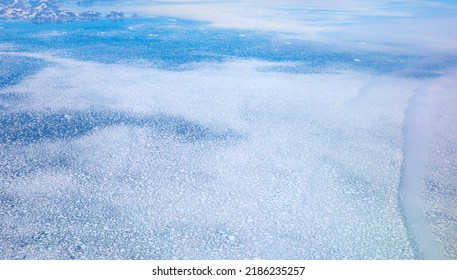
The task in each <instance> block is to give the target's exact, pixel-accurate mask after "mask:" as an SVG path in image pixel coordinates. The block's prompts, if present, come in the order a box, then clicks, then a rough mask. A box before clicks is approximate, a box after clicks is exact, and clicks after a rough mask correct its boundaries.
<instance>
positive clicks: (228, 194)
mask: <svg viewBox="0 0 457 280" xmlns="http://www.w3.org/2000/svg"><path fill="white" fill-rule="evenodd" d="M370 3H371V2H370ZM15 24H18V25H15ZM21 24H22V25H24V26H22V27H21ZM89 24H92V23H74V25H71V24H70V25H68V26H52V27H49V28H50V29H51V31H49V30H39V29H37V27H31V26H27V24H24V23H5V27H6V29H7V31H8V32H11V34H14V35H15V36H16V37H14V36H13V37H11V36H10V37H7V36H5V37H2V38H3V40H4V41H5V42H6V43H7V45H5V46H7V47H5V48H2V47H0V50H2V52H1V53H0V57H1V60H0V61H1V62H0V70H1V72H0V74H1V75H0V86H1V88H0V113H1V119H0V167H1V169H0V199H1V203H0V210H1V211H0V241H1V242H0V258H3V259H21V258H25V259H244V258H249V259H254V258H265V259H408V258H440V257H444V258H451V259H452V258H456V256H457V249H456V248H455V245H454V244H457V242H456V241H457V236H456V235H455V232H457V231H456V230H455V229H456V225H457V223H456V220H457V219H456V217H457V216H456V215H457V213H456V208H455V206H456V205H457V203H456V193H455V188H456V186H455V182H456V180H455V178H454V177H455V174H457V172H456V170H455V166H456V163H455V160H454V159H455V158H456V157H455V156H454V155H455V150H456V143H457V140H456V135H457V132H456V131H455V125H453V124H452V121H453V120H455V114H456V113H455V112H456V111H455V108H457V107H456V106H455V105H456V99H455V96H456V95H455V88H456V85H455V81H456V80H457V79H456V72H455V70H453V69H452V67H454V66H455V61H456V60H455V56H453V55H446V54H440V55H436V56H434V55H431V56H427V55H423V54H421V55H414V56H412V55H404V54H401V55H398V54H391V53H379V52H365V51H363V52H360V51H358V50H352V51H353V53H351V52H348V51H344V52H343V51H341V52H340V51H335V50H334V49H332V48H331V47H329V46H326V45H319V46H318V47H316V46H315V45H314V43H309V42H300V41H297V40H291V39H290V38H284V37H282V36H279V38H278V37H277V36H274V35H271V34H263V35H262V34H257V33H255V32H254V33H253V32H252V31H248V30H244V31H243V32H241V31H239V30H231V29H230V30H229V29H227V30H224V29H221V30H220V29H213V28H210V27H208V26H206V25H205V28H208V30H204V29H202V27H201V24H200V23H194V22H185V23H179V20H178V23H175V22H172V23H170V21H168V20H165V23H163V22H162V23H161V21H160V20H153V24H149V22H148V21H144V22H140V23H138V22H128V21H126V22H125V23H116V26H115V27H114V28H112V27H111V26H112V25H113V23H106V22H100V23H94V24H99V28H100V29H102V30H104V31H103V32H99V31H98V29H96V28H92V29H90V28H87V27H88V26H89ZM156 24H165V25H164V26H161V28H163V29H160V30H157V29H156V28H155V27H154V26H155V25H156ZM180 24H182V26H181V25H180ZM151 25H152V26H153V27H151ZM168 25H172V26H171V27H169V26H168ZM17 26H19V27H17ZM75 26H76V27H78V28H79V27H82V28H81V29H76V28H75ZM96 26H97V25H96ZM185 26H186V27H185ZM188 26H190V27H188ZM130 27H131V28H130ZM14 28H17V29H14ZM43 28H45V27H43ZM167 28H169V29H167ZM185 28H189V29H185ZM23 29H28V30H32V31H28V32H29V33H27V32H22V31H23ZM52 29H58V30H60V31H58V32H54V33H52ZM18 30H19V31H21V32H22V33H21V32H19V31H18ZM183 30H184V31H183ZM186 30H187V31H186ZM62 31H65V32H67V31H68V33H63V32H62ZM49 32H51V33H52V34H54V35H56V34H58V36H57V35H56V36H57V37H59V38H60V37H62V38H60V39H59V38H57V39H56V38H54V37H56V36H53V38H49V36H48V35H46V34H49ZM128 32H131V33H128ZM80 33H81V34H84V36H85V37H84V38H85V39H81V38H80V35H79V34H80ZM150 34H154V35H157V36H149V35H150ZM240 35H243V36H240ZM0 36H3V35H0ZM205 36H206V37H208V38H209V39H208V40H207V41H204V42H203V43H202V41H201V40H202V38H206V37H205ZM264 37H266V38H269V39H265V38H264ZM11 38H12V39H11ZM87 38H91V40H92V41H93V44H94V45H96V46H98V47H100V48H99V49H98V50H99V53H98V52H94V50H93V48H92V49H91V48H87V47H86V48H85V47H84V45H85V44H86V43H80V42H79V41H78V40H87ZM107 38H108V39H107ZM113 38H114V39H113ZM145 38H146V39H145ZM140 39H141V40H140ZM106 40H108V41H106ZM110 40H113V41H110ZM132 40H133V41H132ZM147 40H149V41H147ZM220 40H225V41H223V42H224V44H220ZM245 40H249V41H248V42H249V43H246V41H245ZM113 42H115V43H113ZM132 42H135V43H132ZM286 43H289V44H286ZM110 44H113V45H111V47H112V49H111V48H103V47H102V46H106V45H110ZM160 46H161V47H163V50H162V49H160V48H157V47H160ZM324 47H327V48H328V49H325V48H324ZM322 48H324V51H322ZM114 50H116V51H119V50H122V51H123V52H122V53H119V52H116V51H114ZM145 50H147V51H145ZM68 53H70V55H68ZM5 61H7V62H8V63H5ZM22 65H24V67H21V66H22ZM25 66H26V67H25ZM25 69H26V70H25ZM424 139H425V140H424ZM422 140H424V141H422ZM411 182H414V183H411ZM431 241H433V242H431ZM430 252H432V253H430Z"/></svg>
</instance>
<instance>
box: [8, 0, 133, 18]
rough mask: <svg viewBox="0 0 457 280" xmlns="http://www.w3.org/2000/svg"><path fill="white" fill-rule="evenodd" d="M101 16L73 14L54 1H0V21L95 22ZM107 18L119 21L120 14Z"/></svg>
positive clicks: (85, 13)
mask: <svg viewBox="0 0 457 280" xmlns="http://www.w3.org/2000/svg"><path fill="white" fill-rule="evenodd" d="M100 17H101V14H100V13H98V12H95V11H86V12H83V13H80V14H78V13H75V12H72V11H69V10H63V9H60V8H59V7H58V3H57V1H55V0H32V1H27V0H0V19H10V20H31V21H33V22H35V23H47V22H70V21H75V20H97V19H99V18H100ZM106 17H107V18H110V19H112V20H121V19H123V18H124V14H123V13H122V12H114V11H112V12H111V13H109V14H108V15H107V16H106Z"/></svg>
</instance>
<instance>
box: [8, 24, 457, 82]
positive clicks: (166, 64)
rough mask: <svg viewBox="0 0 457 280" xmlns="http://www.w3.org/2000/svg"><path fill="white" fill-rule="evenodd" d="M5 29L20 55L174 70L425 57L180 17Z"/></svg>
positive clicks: (389, 64) (392, 67)
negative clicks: (230, 63)
mask: <svg viewBox="0 0 457 280" xmlns="http://www.w3.org/2000/svg"><path fill="white" fill-rule="evenodd" d="M2 25H3V30H2V32H1V33H0V42H2V43H10V44H14V45H15V46H16V48H17V50H19V51H28V52H43V51H46V52H49V51H53V52H55V53H57V55H59V56H64V57H70V58H75V59H80V60H90V61H98V62H103V63H118V62H129V61H132V60H133V61H143V62H144V61H147V62H150V63H154V65H155V66H158V67H162V68H168V69H174V70H178V69H180V67H182V66H183V65H185V64H188V63H192V62H221V61H227V60H231V59H260V60H266V61H273V62H285V61H287V62H290V61H292V62H298V63H300V64H301V66H295V67H289V68H281V69H268V70H269V71H287V72H298V73H307V72H321V71H324V70H325V69H326V68H327V67H328V66H335V65H336V66H338V67H339V68H341V69H355V70H367V71H374V72H378V73H382V72H393V71H399V70H401V69H403V68H405V67H407V66H409V65H410V64H411V63H415V62H417V61H419V60H421V59H423V58H422V57H419V56H416V55H394V54H388V53H382V52H367V51H354V50H344V49H337V48H335V47H332V46H325V45H321V44H318V43H314V42H303V41H298V40H293V39H292V40H291V39H287V40H286V39H284V38H283V37H281V35H286V34H277V33H267V32H255V31H246V30H232V29H216V28H212V27H209V26H208V24H207V23H205V22H199V21H190V20H182V19H174V20H173V21H170V20H169V19H168V18H153V19H138V20H133V19H129V20H124V21H117V22H113V21H109V20H100V21H97V22H71V23H66V24H45V25H36V24H33V23H30V22H3V23H2ZM240 35H241V36H240ZM286 43H287V44H286ZM355 60H357V61H355ZM454 62H455V58H454ZM421 72H423V71H422V70H421Z"/></svg>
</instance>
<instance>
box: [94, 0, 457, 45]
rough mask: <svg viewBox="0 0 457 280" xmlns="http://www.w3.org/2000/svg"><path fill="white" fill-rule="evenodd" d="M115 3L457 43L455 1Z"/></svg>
mask: <svg viewBox="0 0 457 280" xmlns="http://www.w3.org/2000/svg"><path fill="white" fill-rule="evenodd" d="M115 5H116V6H117V8H119V9H122V10H124V11H125V12H127V13H133V12H137V13H139V14H140V15H141V16H163V15H166V16H173V17H180V18H190V19H196V20H202V21H208V22H209V23H210V24H211V25H212V26H215V27H224V28H241V29H254V30H264V31H278V32H284V33H287V34H288V35H290V36H293V37H295V38H301V39H305V40H319V41H324V42H329V43H332V44H334V43H335V42H337V43H338V44H341V45H346V44H347V45H349V46H351V45H354V46H356V47H358V48H360V47H363V48H370V49H382V50H383V51H386V50H392V51H407V52H412V51H417V52H424V51H425V52H428V51H440V52H441V51H445V52H449V51H452V52H454V51H455V48H456V46H457V29H456V28H454V27H455V26H457V4H455V3H452V1H418V0H411V1H401V2H399V1H379V0H369V1H359V0H348V1H337V0H330V1H316V0H309V1H299V0H282V1H278V0H267V1H260V0H246V1H240V0H235V1H218V0H215V1H189V0H180V1H176V0H163V1H144V0H139V1H122V2H118V3H117V4H115ZM97 8H98V9H101V10H105V9H106V10H107V11H108V10H110V9H113V7H112V5H110V6H107V5H100V6H99V7H97Z"/></svg>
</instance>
